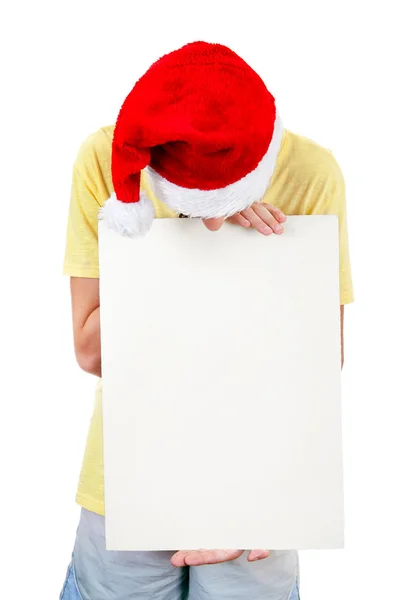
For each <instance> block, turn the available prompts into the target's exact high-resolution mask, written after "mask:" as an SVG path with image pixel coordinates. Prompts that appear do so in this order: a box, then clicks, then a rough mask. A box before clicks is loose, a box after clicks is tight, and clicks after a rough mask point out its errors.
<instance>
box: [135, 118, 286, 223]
mask: <svg viewBox="0 0 408 600" xmlns="http://www.w3.org/2000/svg"><path fill="white" fill-rule="evenodd" d="M283 132H284V130H283V125H282V121H281V119H280V117H279V115H278V113H276V119H275V127H274V131H273V136H272V140H271V143H270V145H269V148H268V150H267V152H266V154H265V156H264V157H263V158H262V160H261V161H260V163H259V164H258V166H257V167H256V168H255V169H254V170H253V171H251V173H248V175H246V176H245V177H243V178H242V179H240V180H239V181H237V182H235V183H231V184H230V185H227V186H226V187H224V188H219V189H216V190H198V189H188V188H183V187H180V186H178V185H176V184H174V183H171V182H170V181H167V179H164V177H162V176H161V175H159V173H157V172H156V171H155V170H154V169H152V168H151V167H146V173H147V175H148V177H149V181H150V183H151V186H152V189H153V192H154V194H155V196H156V197H157V198H159V200H161V201H162V202H165V203H166V204H167V206H169V207H170V208H171V209H172V210H175V211H176V212H178V213H182V214H184V215H187V216H189V217H201V218H212V217H226V218H228V217H230V216H232V215H233V214H235V213H237V212H239V211H240V210H244V209H245V208H248V207H249V206H251V204H253V203H254V202H260V201H261V200H262V198H263V196H264V194H265V192H266V190H267V188H268V185H269V182H270V179H271V177H272V175H273V172H274V170H275V165H276V161H277V158H278V154H279V150H280V146H281V142H282V137H283Z"/></svg>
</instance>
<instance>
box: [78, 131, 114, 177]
mask: <svg viewBox="0 0 408 600" xmlns="http://www.w3.org/2000/svg"><path fill="white" fill-rule="evenodd" d="M113 131H114V125H108V126H106V127H101V128H100V129H98V130H97V131H94V132H93V133H91V134H90V135H89V136H88V137H87V138H86V139H85V140H84V141H83V142H82V143H81V144H80V146H79V149H78V152H77V156H76V159H75V163H74V166H75V168H76V169H77V170H79V171H80V172H85V173H92V172H93V171H94V170H95V169H98V170H102V172H103V171H105V170H107V171H110V163H111V156H112V138H113Z"/></svg>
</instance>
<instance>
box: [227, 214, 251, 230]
mask: <svg viewBox="0 0 408 600" xmlns="http://www.w3.org/2000/svg"><path fill="white" fill-rule="evenodd" d="M228 223H232V224H233V225H240V226H241V227H246V228H248V227H251V222H250V221H248V219H246V218H245V217H244V216H243V215H242V214H241V213H237V214H236V215H232V217H230V218H229V219H228Z"/></svg>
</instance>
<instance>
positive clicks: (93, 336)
mask: <svg viewBox="0 0 408 600" xmlns="http://www.w3.org/2000/svg"><path fill="white" fill-rule="evenodd" d="M71 302H72V323H73V330H74V347H75V356H76V359H77V361H78V364H79V366H80V367H81V369H83V370H84V371H86V372H87V373H91V374H92V375H96V376H97V377H100V376H101V327H100V317H99V279H87V278H83V277H71Z"/></svg>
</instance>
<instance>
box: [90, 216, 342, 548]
mask: <svg viewBox="0 0 408 600" xmlns="http://www.w3.org/2000/svg"><path fill="white" fill-rule="evenodd" d="M99 236H100V237H99V245H100V269H101V279H100V286H101V287H100V293H101V324H102V372H103V388H102V393H103V423H104V461H105V506H106V537H107V548H108V549H112V550H173V549H183V548H189V549H195V548H244V549H250V548H267V549H282V550H283V549H291V548H298V549H304V548H339V547H342V545H343V489H342V452H341V405H340V371H341V370H340V362H341V351H340V316H339V304H340V302H339V298H340V294H339V254H338V222H337V217H336V216H296V217H289V218H288V222H287V223H286V225H285V232H284V234H283V235H281V236H274V235H272V236H270V237H264V236H262V235H260V234H259V233H257V232H255V231H252V230H251V231H248V230H244V229H242V228H240V227H237V226H232V225H228V224H227V225H225V226H224V227H223V228H222V229H221V230H220V231H218V232H215V233H213V232H209V231H207V230H206V229H205V227H204V226H203V224H202V223H201V221H200V220H195V219H192V220H190V219H163V220H157V221H155V223H154V225H153V227H152V230H151V231H150V232H149V234H148V235H147V236H146V237H145V238H143V239H141V240H140V239H139V240H130V239H127V238H124V237H121V236H119V235H118V234H116V233H113V232H112V231H110V230H108V229H107V228H106V226H105V225H104V224H103V222H102V223H101V224H100V229H99Z"/></svg>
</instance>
